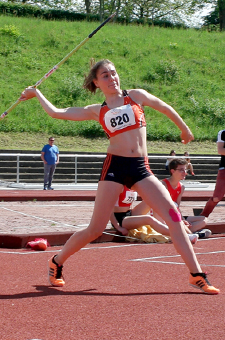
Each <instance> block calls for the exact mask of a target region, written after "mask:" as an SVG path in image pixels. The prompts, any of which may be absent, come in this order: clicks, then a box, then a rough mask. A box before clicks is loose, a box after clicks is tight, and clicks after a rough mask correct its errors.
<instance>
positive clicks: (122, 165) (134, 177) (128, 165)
mask: <svg viewBox="0 0 225 340" xmlns="http://www.w3.org/2000/svg"><path fill="white" fill-rule="evenodd" d="M151 175H153V173H152V171H151V170H150V166H149V162H148V157H147V156H146V157H122V156H115V155H111V154H107V156H106V159H105V160H104V163H103V167H102V173H101V176H100V181H112V182H117V183H121V184H123V185H126V186H127V187H128V188H129V189H130V188H131V187H132V186H133V185H134V184H135V183H136V182H139V181H141V180H142V179H144V178H146V177H149V176H151Z"/></svg>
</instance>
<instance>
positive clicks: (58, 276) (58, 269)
mask: <svg viewBox="0 0 225 340" xmlns="http://www.w3.org/2000/svg"><path fill="white" fill-rule="evenodd" d="M55 256H56V255H54V256H52V257H51V258H50V260H49V261H48V267H49V271H48V280H49V283H50V284H51V285H52V286H55V287H63V286H64V284H65V281H64V279H63V276H62V269H63V266H60V265H58V263H56V262H55V261H54V257H55Z"/></svg>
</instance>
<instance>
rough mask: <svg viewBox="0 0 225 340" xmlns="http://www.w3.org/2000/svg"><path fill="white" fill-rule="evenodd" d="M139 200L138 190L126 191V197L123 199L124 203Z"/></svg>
mask: <svg viewBox="0 0 225 340" xmlns="http://www.w3.org/2000/svg"><path fill="white" fill-rule="evenodd" d="M136 200H137V191H126V197H125V198H124V199H123V200H122V203H125V204H131V203H133V202H134V201H136Z"/></svg>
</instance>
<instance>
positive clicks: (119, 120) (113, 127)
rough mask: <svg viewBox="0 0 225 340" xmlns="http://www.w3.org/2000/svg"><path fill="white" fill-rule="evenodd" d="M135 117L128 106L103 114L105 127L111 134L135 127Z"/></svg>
mask: <svg viewBox="0 0 225 340" xmlns="http://www.w3.org/2000/svg"><path fill="white" fill-rule="evenodd" d="M135 123H136V122H135V116H134V112H133V110H132V107H131V105H130V104H127V105H123V106H120V107H116V108H115V109H111V110H109V111H107V112H106V114H105V125H106V127H107V129H108V130H109V131H110V132H111V133H113V132H116V131H118V130H121V129H125V128H126V127H128V126H131V125H135Z"/></svg>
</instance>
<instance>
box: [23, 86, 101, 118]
mask: <svg viewBox="0 0 225 340" xmlns="http://www.w3.org/2000/svg"><path fill="white" fill-rule="evenodd" d="M34 97H36V98H37V99H38V100H39V102H40V104H41V106H42V107H43V109H44V110H45V111H46V112H47V114H48V115H49V116H51V117H52V118H57V119H65V120H75V121H83V120H96V121H98V114H99V111H100V104H93V105H88V106H85V107H68V108H64V109H58V108H57V107H55V106H54V105H53V104H52V103H51V102H50V101H49V100H48V99H47V98H45V96H44V95H43V94H42V93H41V92H40V91H39V90H38V89H36V88H33V87H28V88H27V89H25V90H24V91H23V92H22V94H21V97H20V100H21V101H26V100H28V99H31V98H34Z"/></svg>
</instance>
